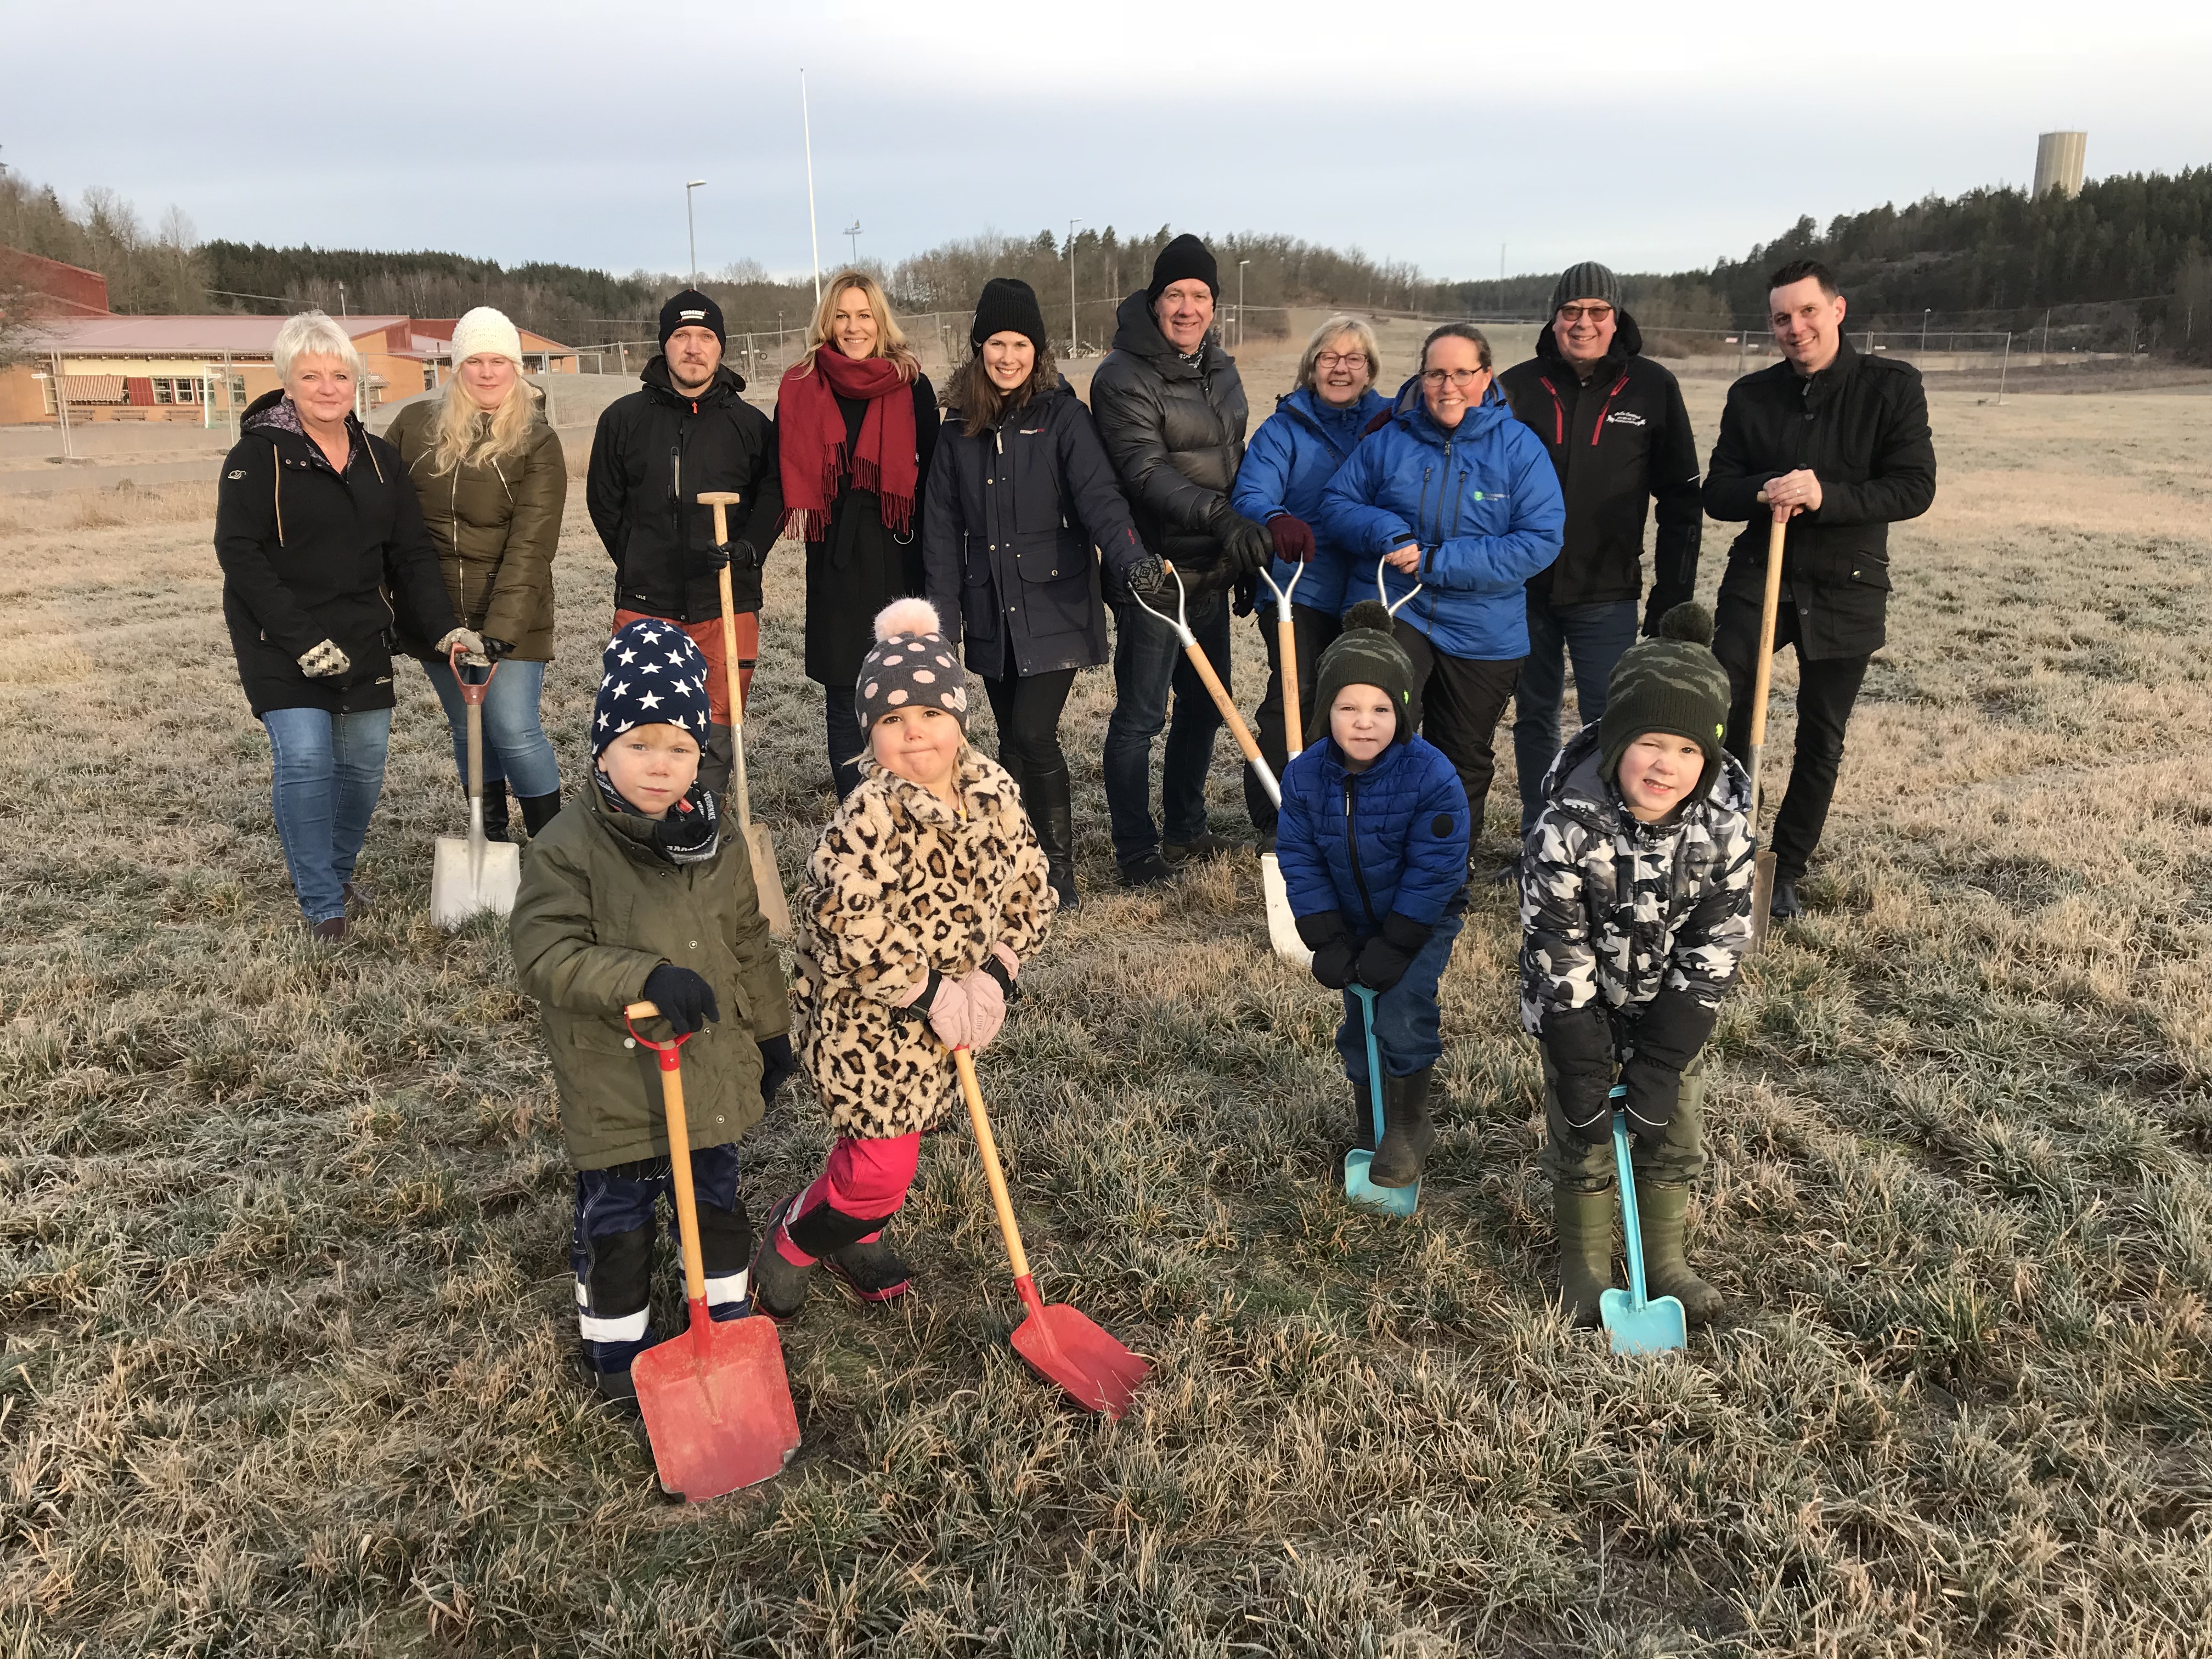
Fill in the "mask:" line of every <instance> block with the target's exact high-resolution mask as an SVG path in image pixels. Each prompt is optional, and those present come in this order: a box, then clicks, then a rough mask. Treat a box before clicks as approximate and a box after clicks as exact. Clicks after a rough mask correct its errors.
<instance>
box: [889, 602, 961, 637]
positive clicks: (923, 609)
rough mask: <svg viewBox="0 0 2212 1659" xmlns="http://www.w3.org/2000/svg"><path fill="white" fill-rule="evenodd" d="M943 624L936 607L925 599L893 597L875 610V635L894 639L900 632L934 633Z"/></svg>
mask: <svg viewBox="0 0 2212 1659" xmlns="http://www.w3.org/2000/svg"><path fill="white" fill-rule="evenodd" d="M944 626H945V624H944V623H943V622H942V621H940V620H939V617H938V615H937V607H936V606H935V605H932V604H930V602H929V601H928V600H927V599H893V600H892V601H891V602H890V604H889V605H885V606H884V608H883V609H882V610H881V611H878V612H876V637H877V638H878V639H879V640H895V639H896V638H898V636H899V635H902V634H935V633H939V632H940V631H942V629H943V628H944Z"/></svg>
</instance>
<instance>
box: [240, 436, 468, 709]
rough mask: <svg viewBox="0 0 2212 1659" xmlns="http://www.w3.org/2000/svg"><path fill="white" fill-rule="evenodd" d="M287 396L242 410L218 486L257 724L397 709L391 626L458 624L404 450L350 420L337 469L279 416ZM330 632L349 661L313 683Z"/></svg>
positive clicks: (243, 679) (439, 628)
mask: <svg viewBox="0 0 2212 1659" xmlns="http://www.w3.org/2000/svg"><path fill="white" fill-rule="evenodd" d="M283 398H284V394H283V392H270V393H268V394H267V395H265V396H264V397H262V398H258V400H256V401H255V403H254V404H253V405H252V407H251V408H249V409H248V410H246V414H245V416H244V417H243V419H242V420H241V422H240V435H239V440H238V442H237V443H236V444H235V445H234V446H233V447H232V448H231V452H230V453H229V454H228V456H226V457H225V458H224V459H223V464H222V481H221V483H220V484H219V485H218V487H217V489H216V509H215V552H216V562H218V563H220V564H221V565H222V615H223V620H224V622H226V623H228V624H229V628H230V648H231V651H232V653H233V654H234V656H235V657H236V658H237V659H238V680H239V684H240V685H241V686H243V687H244V688H245V690H246V702H247V703H248V704H250V705H251V706H252V709H253V713H254V715H255V717H256V718H257V719H258V718H259V717H260V716H261V715H263V714H266V713H267V712H268V711H269V710H270V709H272V708H320V709H324V710H326V711H327V712H329V713H331V714H360V713H362V712H363V711H364V710H367V709H372V708H391V707H392V644H393V641H394V637H395V635H396V634H397V633H398V631H400V630H401V629H404V630H405V631H406V632H407V633H408V634H410V635H413V636H415V637H419V638H422V639H426V640H438V639H442V638H443V637H444V636H445V635H447V634H448V633H450V632H451V631H452V630H453V629H455V628H458V627H459V625H460V623H459V619H458V618H457V617H455V616H454V615H453V599H452V598H451V597H450V596H449V595H448V594H447V592H446V578H445V575H444V574H443V572H442V571H441V569H440V568H439V565H438V549H437V544H435V542H433V541H432V540H431V539H430V532H428V530H426V529H425V528H424V527H423V524H422V506H421V503H420V502H418V501H416V495H415V486H414V485H413V484H411V483H409V482H408V479H407V471H406V468H405V467H404V465H402V464H401V462H400V459H399V452H398V450H396V449H394V448H393V447H392V446H391V445H390V444H388V443H386V442H385V441H384V440H383V439H381V438H378V437H374V436H372V435H370V434H369V433H368V431H367V430H365V429H364V428H362V425H361V423H360V422H358V421H356V420H355V419H354V418H353V417H352V416H347V417H346V425H347V427H348V428H349V431H350V432H351V434H352V436H353V447H352V450H351V452H350V453H349V454H348V456H347V458H346V466H345V471H343V472H340V471H338V470H337V468H336V467H333V466H332V465H331V463H330V460H329V459H328V458H327V457H326V456H325V454H324V453H323V451H322V447H321V446H320V445H319V444H317V443H316V442H315V441H314V440H313V438H310V437H308V436H307V435H306V434H305V433H303V432H295V431H291V430H289V429H288V428H287V427H286V426H285V425H283V424H281V423H280V422H282V420H283V416H281V415H280V414H279V413H278V406H279V405H280V404H282V403H283ZM325 640H330V641H334V642H335V643H336V644H337V647H338V648H339V649H340V650H342V651H343V652H344V653H346V655H347V656H348V657H349V659H351V662H352V665H351V666H350V667H349V668H348V669H347V670H346V671H345V672H344V673H343V674H336V675H325V676H322V677H320V678H313V679H310V678H308V677H307V675H306V674H304V673H302V672H301V671H300V663H299V659H300V658H301V655H302V654H304V653H307V652H308V651H311V650H313V648H314V647H316V646H318V645H319V644H321V643H322V642H323V641H325Z"/></svg>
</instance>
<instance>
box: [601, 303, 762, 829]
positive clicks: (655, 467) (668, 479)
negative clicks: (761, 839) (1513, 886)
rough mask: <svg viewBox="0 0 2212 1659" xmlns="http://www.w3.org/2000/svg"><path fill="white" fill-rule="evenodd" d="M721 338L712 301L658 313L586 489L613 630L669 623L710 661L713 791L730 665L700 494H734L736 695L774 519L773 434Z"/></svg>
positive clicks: (608, 420)
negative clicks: (650, 342)
mask: <svg viewBox="0 0 2212 1659" xmlns="http://www.w3.org/2000/svg"><path fill="white" fill-rule="evenodd" d="M725 343H726V339H725V337H724V335H723V332H722V311H721V307H720V306H718V305H716V304H715V303H714V301H712V300H710V299H708V297H707V296H706V295H703V294H702V293H700V292H699V291H698V290H697V289H684V291H683V292H682V293H681V294H678V295H675V296H674V297H673V298H671V300H670V301H668V303H667V304H666V305H665V306H663V307H661V308H660V350H661V355H660V356H658V357H655V358H654V359H653V361H652V362H649V363H647V365H646V366H645V369H644V372H643V373H642V374H640V376H639V377H638V378H639V379H641V380H643V381H644V382H645V389H644V390H643V391H642V392H631V393H630V394H629V396H628V397H627V398H617V399H616V400H615V401H614V402H613V403H611V404H608V405H607V406H606V408H605V410H604V411H603V412H602V413H601V414H600V416H599V432H598V434H597V435H596V436H594V438H593V439H592V467H591V474H590V477H589V478H588V479H587V480H586V484H585V489H584V499H585V501H586V505H587V506H588V507H590V508H591V513H592V525H593V526H595V527H596V528H597V529H598V531H599V539H600V540H601V541H602V542H605V544H606V549H607V556H608V557H609V558H611V559H612V560H613V561H614V562H615V617H614V626H615V627H616V628H617V629H619V628H621V627H623V625H624V624H626V623H633V622H635V621H636V620H637V619H638V618H639V617H657V618H659V620H661V621H663V622H672V623H677V624H678V626H680V627H681V628H682V629H684V632H685V633H686V634H689V635H690V636H691V637H692V639H693V640H695V641H697V643H698V646H699V649H700V650H701V651H702V653H704V654H705V656H706V659H707V662H708V668H709V670H710V673H709V676H708V688H707V689H708V696H709V697H710V698H711V699H712V707H711V710H710V715H709V718H710V719H711V720H712V721H713V726H712V728H711V729H710V731H709V732H708V741H707V753H706V757H705V758H704V759H702V761H701V763H700V765H699V776H700V780H701V781H702V782H704V783H705V784H706V786H707V787H708V788H709V789H712V790H714V791H715V792H717V793H720V791H722V790H723V789H725V788H726V787H728V785H729V781H730V769H731V764H732V760H733V758H734V757H733V755H732V748H731V741H730V690H729V671H728V669H727V667H726V665H725V659H724V656H723V652H722V598H721V584H720V581H719V580H717V577H716V574H715V573H716V571H717V570H718V569H719V568H720V562H721V557H720V555H719V554H718V553H717V552H716V551H715V548H714V510H713V509H712V508H711V507H702V506H701V505H700V504H699V497H700V495H701V494H702V493H711V492H714V491H717V490H730V491H733V492H735V493H736V494H738V495H742V496H744V500H743V501H740V502H738V505H736V506H735V507H729V508H727V509H726V513H727V515H728V521H729V526H730V554H729V558H730V586H731V590H732V599H733V600H734V603H735V608H736V611H737V613H738V615H737V635H738V678H739V681H740V686H739V690H740V693H741V694H742V695H743V696H746V697H748V698H750V696H751V695H752V691H751V687H752V678H753V659H754V656H755V654H756V653H757V651H758V650H759V647H760V607H761V566H762V564H763V562H764V561H765V559H766V556H767V554H768V550H769V547H770V546H771V545H772V544H774V543H775V538H776V532H777V528H778V526H779V525H780V523H781V520H782V518H783V483H782V480H781V477H780V476H779V475H778V473H777V471H776V462H775V426H774V425H773V424H772V423H771V422H769V418H768V416H765V415H763V414H762V413H761V412H760V410H757V409H755V408H754V407H753V406H752V405H751V404H749V403H747V402H746V401H745V400H744V397H743V396H742V395H740V394H742V393H743V392H744V389H745V383H744V380H741V379H740V378H738V375H736V374H733V373H732V372H731V371H730V370H729V369H728V368H724V367H723V365H722V350H723V347H724V345H725Z"/></svg>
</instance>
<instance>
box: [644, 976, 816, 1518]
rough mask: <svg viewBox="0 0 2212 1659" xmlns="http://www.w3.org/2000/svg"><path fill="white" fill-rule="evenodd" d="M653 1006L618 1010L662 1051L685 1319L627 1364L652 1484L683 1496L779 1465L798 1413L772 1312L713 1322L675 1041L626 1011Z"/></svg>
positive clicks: (787, 1456) (763, 1476)
mask: <svg viewBox="0 0 2212 1659" xmlns="http://www.w3.org/2000/svg"><path fill="white" fill-rule="evenodd" d="M658 1013H659V1009H657V1008H655V1007H654V1006H653V1004H651V1003H649V1002H633V1003H631V1004H630V1005H629V1007H627V1008H625V1009H623V1024H625V1025H629V1034H630V1035H631V1036H633V1037H636V1038H637V1040H638V1042H641V1043H644V1045H645V1046H646V1047H647V1048H651V1049H653V1051H655V1052H656V1053H657V1054H659V1056H660V1097H661V1102H662V1103H663V1104H664V1105H665V1107H666V1108H667V1110H668V1145H669V1148H670V1152H671V1158H670V1159H669V1164H670V1166H671V1170H673V1172H674V1174H675V1176H676V1228H677V1231H678V1235H679V1236H680V1237H681V1238H682V1239H683V1243H684V1295H685V1297H687V1298H689V1300H690V1304H691V1328H690V1330H688V1331H686V1332H685V1333H684V1334H683V1335H681V1336H678V1337H671V1338H670V1339H669V1340H667V1341H665V1342H663V1343H660V1344H659V1345H658V1346H654V1347H650V1348H647V1350H646V1351H645V1352H643V1353H641V1354H640V1355H638V1357H637V1358H636V1360H635V1362H633V1363H632V1364H631V1366H630V1368H629V1374H630V1378H631V1380H632V1381H633V1382H635V1383H636V1384H637V1405H638V1410H639V1411H640V1412H641V1413H643V1414H644V1417H645V1431H646V1434H647V1437H650V1438H651V1440H652V1442H653V1462H654V1464H655V1465H656V1466H657V1467H658V1468H659V1471H660V1484H661V1485H662V1486H665V1488H667V1489H668V1490H669V1491H670V1492H679V1493H681V1494H682V1495H683V1496H684V1498H685V1499H686V1500H687V1501H688V1502H690V1503H694V1504H696V1503H699V1502H702V1500H704V1499H706V1498H720V1496H721V1495H722V1494H723V1493H724V1492H735V1491H737V1490H738V1487H740V1486H755V1485H757V1484H758V1483H759V1482H761V1481H763V1480H767V1479H768V1478H769V1476H770V1475H772V1474H778V1473H779V1472H781V1469H782V1468H783V1466H784V1465H785V1464H786V1463H788V1462H790V1461H791V1455H792V1454H793V1452H795V1451H797V1450H798V1449H799V1413H798V1412H797V1410H796V1409H794V1408H793V1406H792V1403H791V1383H790V1380H789V1379H788V1378H787V1377H786V1376H785V1375H784V1370H783V1344H782V1343H781V1341H779V1340H777V1337H776V1334H775V1321H774V1320H772V1319H733V1320H731V1321H730V1322H727V1323H726V1324H717V1323H715V1322H714V1317H713V1316H711V1315H710V1314H709V1313H708V1310H707V1266H706V1262H705V1261H704V1259H703V1258H702V1256H701V1255H700V1254H699V1208H698V1202H697V1200H696V1199H695V1198H694V1197H693V1195H692V1192H691V1159H690V1156H689V1155H688V1150H687V1149H688V1148H689V1147H690V1145H691V1136H690V1130H689V1129H688V1127H686V1125H685V1122H684V1076H683V1073H681V1072H680V1071H679V1070H678V1060H677V1050H678V1049H679V1048H683V1046H684V1044H685V1043H686V1042H690V1040H691V1034H690V1033H688V1032H687V1033H686V1034H685V1035H684V1036H680V1037H678V1038H677V1039H676V1041H675V1042H650V1041H648V1040H647V1039H646V1038H645V1037H642V1036H638V1030H637V1027H636V1026H635V1024H631V1022H632V1021H633V1020H640V1019H650V1018H653V1017H654V1016H655V1015H656V1014H658Z"/></svg>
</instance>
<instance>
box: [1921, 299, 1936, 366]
mask: <svg viewBox="0 0 2212 1659" xmlns="http://www.w3.org/2000/svg"><path fill="white" fill-rule="evenodd" d="M1935 314H1936V308H1935V307H1933V306H1930V307H1929V308H1928V309H1927V310H1925V311H1923V312H1922V313H1920V362H1921V365H1922V366H1923V368H1924V367H1926V365H1927V362H1928V319H1929V318H1930V317H1933V316H1934V315H1935Z"/></svg>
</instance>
